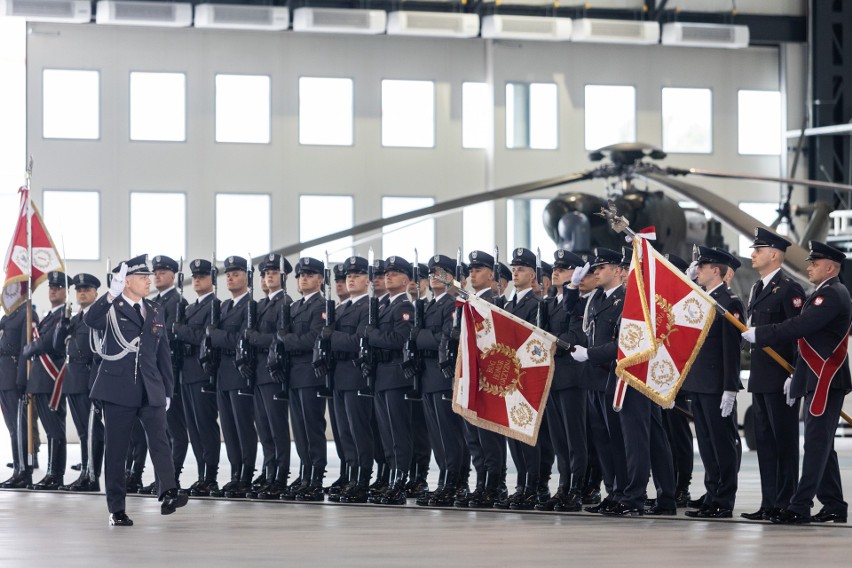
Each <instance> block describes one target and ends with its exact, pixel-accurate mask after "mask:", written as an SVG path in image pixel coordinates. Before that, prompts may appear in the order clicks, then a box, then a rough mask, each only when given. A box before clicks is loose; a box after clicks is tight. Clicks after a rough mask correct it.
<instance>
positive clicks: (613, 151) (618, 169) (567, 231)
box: [275, 142, 852, 282]
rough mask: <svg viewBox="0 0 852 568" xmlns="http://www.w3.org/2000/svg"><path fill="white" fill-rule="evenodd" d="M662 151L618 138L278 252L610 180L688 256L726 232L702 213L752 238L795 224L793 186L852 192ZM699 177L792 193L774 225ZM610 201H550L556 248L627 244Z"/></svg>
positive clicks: (627, 206) (824, 213) (823, 222)
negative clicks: (569, 167)
mask: <svg viewBox="0 0 852 568" xmlns="http://www.w3.org/2000/svg"><path fill="white" fill-rule="evenodd" d="M665 157H666V153H665V152H663V151H662V150H661V149H659V148H656V147H654V146H652V145H650V144H644V143H641V142H638V143H622V144H614V145H611V146H606V147H604V148H601V149H599V150H596V151H594V152H592V153H591V154H589V159H590V160H591V161H593V162H603V163H601V164H600V165H599V166H597V167H596V168H593V169H589V170H585V171H581V172H576V173H572V174H568V175H564V176H558V177H554V178H549V179H544V180H539V181H533V182H528V183H523V184H519V185H513V186H510V187H505V188H502V189H495V190H491V191H484V192H481V193H476V194H472V195H467V196H464V197H459V198H456V199H450V200H447V201H442V202H440V203H436V204H434V205H431V206H429V207H424V208H422V209H416V210H413V211H409V212H407V213H402V214H400V215H394V216H392V217H387V218H384V219H376V220H373V221H369V222H366V223H361V224H358V225H355V226H353V227H352V228H350V229H346V230H343V231H338V232H336V233H332V234H329V235H326V236H324V237H319V238H317V239H313V240H310V241H306V242H302V243H294V244H292V245H288V246H285V247H283V248H281V249H278V250H276V251H275V252H277V253H279V254H282V255H290V254H294V253H298V251H299V250H302V249H305V248H308V247H313V246H316V245H321V244H324V243H327V242H329V241H333V240H335V239H339V238H343V237H349V236H354V235H360V234H364V233H368V232H372V231H376V230H380V229H381V228H382V227H384V226H386V225H391V224H394V223H401V222H406V221H410V220H414V219H418V218H421V217H427V216H434V215H437V214H440V213H444V212H448V211H452V210H455V209H461V208H462V207H465V206H467V205H472V204H475V203H481V202H483V201H493V200H496V199H505V198H511V197H516V196H519V195H525V194H528V193H532V192H535V191H541V190H544V189H549V188H553V187H559V186H564V185H569V184H572V183H576V182H580V181H586V180H592V179H605V180H614V181H612V182H611V186H612V187H617V188H618V189H620V192H621V193H620V195H618V196H616V197H614V198H613V201H614V202H615V205H616V207H617V209H618V211H619V213H620V214H622V215H623V216H624V217H625V218H626V219H627V220H628V222H629V223H630V225H631V226H632V227H634V228H642V227H647V226H651V225H653V226H655V227H656V232H657V242H656V245H657V246H658V248H659V249H660V250H661V252H664V253H674V254H677V255H678V256H681V257H683V258H686V259H689V258H690V256H691V247H692V243H707V244H708V245H711V246H720V245H722V241H721V236H720V235H719V234H718V233H719V231H718V225H717V224H715V225H714V223H713V222H711V221H708V220H707V217H706V216H705V214H704V212H705V211H706V212H708V213H709V214H710V215H711V216H712V217H713V218H715V219H716V220H718V221H719V222H722V223H725V224H727V225H729V226H730V227H732V228H734V229H735V230H737V231H738V232H740V233H742V234H743V235H745V236H749V237H750V236H751V235H753V231H754V229H755V228H756V227H763V228H772V229H774V228H775V227H777V225H778V223H780V222H781V221H782V220H787V221H788V222H790V225H791V227H792V222H791V221H792V219H791V217H790V215H791V212H792V211H793V208H791V206H790V197H791V194H792V188H793V187H794V186H806V187H812V188H818V189H829V190H835V191H845V192H848V191H852V186H850V185H845V184H840V183H833V182H825V181H817V180H804V179H794V178H784V177H774V176H762V175H751V174H736V173H727V172H717V171H709V170H700V169H694V168H691V169H682V168H673V167H662V166H659V165H657V164H656V163H655V161H658V160H662V159H664V158H665ZM696 176H697V177H708V178H724V179H735V180H746V181H768V182H776V183H782V184H786V185H787V186H788V193H787V198H786V201H785V202H784V203H782V204H781V206H780V207H779V216H778V219H776V221H775V222H774V223H773V225H774V226H773V227H769V226H767V225H765V224H764V223H761V222H760V221H758V220H757V219H755V218H754V217H752V216H751V215H749V214H748V213H746V212H744V211H742V210H740V209H739V207H738V206H737V205H736V204H734V203H731V202H729V201H727V200H725V199H724V198H722V197H720V196H718V195H716V194H714V193H713V192H711V191H708V190H706V189H704V188H701V187H699V186H697V185H694V184H692V183H688V182H686V181H684V180H683V179H681V178H685V177H696ZM637 182H642V183H646V184H649V185H656V186H659V187H661V188H663V189H666V190H669V191H671V192H674V193H676V194H678V195H680V196H681V197H683V198H685V199H688V200H690V201H692V202H694V203H696V204H697V206H698V207H700V208H701V209H700V210H699V209H697V208H695V209H689V208H686V209H685V208H683V207H681V206H680V205H679V203H678V202H677V201H676V200H675V199H673V198H672V197H671V196H669V195H667V194H666V193H664V192H663V191H650V190H647V189H640V188H638V187H637V186H636V183H637ZM606 205H607V200H606V199H604V198H601V197H597V196H593V195H589V194H585V193H566V194H560V195H559V196H557V197H556V198H554V199H553V200H551V201H550V202H549V203H548V204H547V206H546V207H545V211H544V218H543V222H544V224H545V229H546V231H547V233H548V235H549V236H550V237H551V238H552V239H553V240H554V241H555V242H556V243H557V244H558V245H559V246H562V247H564V248H567V249H570V250H573V251H576V252H588V251H591V250H592V249H593V248H594V247H598V246H605V247H608V248H615V249H617V248H618V247H620V246H621V245H622V244H624V241H623V237H622V236H620V235H618V234H616V233H614V232H612V231H611V230H610V229H609V227H608V226H607V225H606V221H604V219H602V218H599V217H598V216H596V215H595V213H597V212H599V211H600V210H601V208H602V207H604V206H606ZM832 208H833V206H832V205H830V204H826V203H822V202H818V203H815V204H812V205H810V206H808V207H807V208H804V209H803V211H804V212H805V213H809V214H812V219H811V222H810V224H809V226H808V228H807V229H806V230H805V232H804V234H803V236H802V241H801V242H802V243H803V244H805V245H806V244H807V241H809V240H810V239H820V238H824V236H825V235H826V233H827V229H828V213H830V211H831V210H832ZM807 255H808V251H807V249H806V248H804V247H803V246H802V245H801V244H798V243H794V244H793V246H791V247H790V248H788V249H787V255H786V263H785V264H786V267H787V268H788V269H789V271H790V272H791V273H792V274H793V275H794V276H796V277H797V278H799V279H801V280H803V281H805V282H806V281H807V271H806V267H807V261H806V260H805V259H806V257H807ZM846 281H847V282H850V279H848V278H847V279H846Z"/></svg>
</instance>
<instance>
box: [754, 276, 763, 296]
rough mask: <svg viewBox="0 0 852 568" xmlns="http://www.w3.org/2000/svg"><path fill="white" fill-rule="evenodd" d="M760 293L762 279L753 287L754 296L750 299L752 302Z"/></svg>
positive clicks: (761, 290)
mask: <svg viewBox="0 0 852 568" xmlns="http://www.w3.org/2000/svg"><path fill="white" fill-rule="evenodd" d="M761 292H763V280H762V279H761V280H758V281H757V286H755V287H754V296H753V297H752V300H754V299H755V298H757V297H758V296H760V293H761Z"/></svg>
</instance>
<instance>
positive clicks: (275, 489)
mask: <svg viewBox="0 0 852 568" xmlns="http://www.w3.org/2000/svg"><path fill="white" fill-rule="evenodd" d="M289 474H290V472H289V471H287V470H286V469H284V468H283V467H279V468H277V471H276V472H275V478H274V479H273V480H272V481H271V482H270V483H268V484H267V485H266V486H265V487H264V488H263V489H261V490H259V491H258V492H257V498H258V499H262V500H269V499H280V498H281V494H282V493H284V492H285V491H287V477H288V475H289Z"/></svg>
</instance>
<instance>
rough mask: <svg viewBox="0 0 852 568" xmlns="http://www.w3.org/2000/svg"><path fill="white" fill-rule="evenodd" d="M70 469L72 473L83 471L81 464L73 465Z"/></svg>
mask: <svg viewBox="0 0 852 568" xmlns="http://www.w3.org/2000/svg"><path fill="white" fill-rule="evenodd" d="M71 469H73V470H74V471H80V470H82V469H83V464H81V463H75V464H74V465H72V466H71Z"/></svg>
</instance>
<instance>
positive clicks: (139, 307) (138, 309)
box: [133, 304, 145, 323]
mask: <svg viewBox="0 0 852 568" xmlns="http://www.w3.org/2000/svg"><path fill="white" fill-rule="evenodd" d="M133 309H134V310H136V315H138V316H139V321H140V322H142V323H145V318H143V317H142V304H133Z"/></svg>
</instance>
